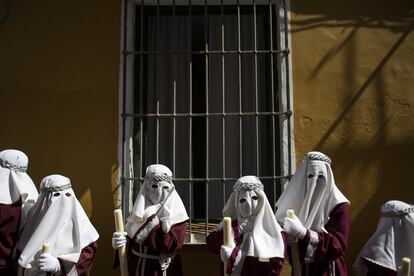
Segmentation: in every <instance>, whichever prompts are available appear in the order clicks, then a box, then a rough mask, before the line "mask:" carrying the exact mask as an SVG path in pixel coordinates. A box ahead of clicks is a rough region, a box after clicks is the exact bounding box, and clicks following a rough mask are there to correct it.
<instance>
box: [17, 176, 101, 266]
mask: <svg viewBox="0 0 414 276" xmlns="http://www.w3.org/2000/svg"><path fill="white" fill-rule="evenodd" d="M98 238H99V235H98V233H97V232H96V230H95V228H94V227H93V225H92V224H91V222H90V221H89V218H88V216H87V215H86V213H85V211H84V210H83V208H82V206H81V205H80V203H79V201H78V200H77V199H76V196H75V193H74V191H73V190H72V186H71V183H70V180H69V178H67V177H64V176H61V175H50V176H47V177H45V178H43V180H42V182H41V183H40V196H39V199H38V200H37V202H36V204H35V205H34V206H33V208H32V210H31V216H30V217H29V219H28V221H27V224H26V226H25V228H24V230H23V233H22V236H21V238H20V241H19V243H18V251H20V252H21V254H20V257H19V260H18V262H19V265H20V266H22V267H24V268H31V267H33V266H35V264H36V259H37V257H38V255H39V254H41V249H42V245H43V244H44V243H48V244H49V245H50V252H49V254H50V255H52V256H55V257H58V258H60V259H63V260H66V261H69V262H73V263H76V262H78V260H79V257H80V253H81V251H82V249H83V248H84V247H86V246H87V245H89V244H91V243H92V242H94V241H96V240H97V239H98Z"/></svg>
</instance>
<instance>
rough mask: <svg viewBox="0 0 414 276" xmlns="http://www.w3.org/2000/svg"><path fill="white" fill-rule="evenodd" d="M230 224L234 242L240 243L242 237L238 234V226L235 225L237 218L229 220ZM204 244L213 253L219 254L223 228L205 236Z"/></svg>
mask: <svg viewBox="0 0 414 276" xmlns="http://www.w3.org/2000/svg"><path fill="white" fill-rule="evenodd" d="M231 226H232V227H233V233H234V240H235V242H236V244H239V243H241V240H242V239H241V236H240V234H239V228H238V227H237V220H233V221H232V222H231ZM206 244H207V248H208V250H210V251H211V252H213V253H214V254H220V248H221V246H222V245H223V229H221V230H219V231H213V232H211V233H210V234H209V235H208V236H207V238H206Z"/></svg>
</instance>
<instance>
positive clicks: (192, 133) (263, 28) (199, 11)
mask: <svg viewBox="0 0 414 276" xmlns="http://www.w3.org/2000/svg"><path fill="white" fill-rule="evenodd" d="M199 2H200V1H194V0H193V1H192V2H191V3H190V2H188V1H185V3H183V1H144V0H142V1H141V0H139V1H137V2H135V3H133V2H128V3H127V4H126V5H125V9H124V14H125V15H126V16H125V27H124V43H123V44H124V52H123V57H124V59H123V67H122V72H121V73H122V74H121V75H122V81H121V87H122V89H121V91H122V93H121V99H122V101H121V102H122V112H121V114H122V116H121V134H122V135H121V139H120V140H121V143H122V145H121V153H122V157H121V162H122V169H121V174H122V176H121V183H122V184H123V185H122V187H123V203H124V204H123V208H124V212H128V211H129V208H130V207H131V206H132V204H133V201H134V199H135V196H136V194H137V192H138V191H139V187H140V184H141V183H142V181H143V177H144V176H145V168H146V166H147V165H149V164H154V163H161V164H164V165H166V166H168V167H169V168H170V169H171V170H172V171H173V173H174V183H175V186H176V189H177V191H178V193H179V194H180V196H181V198H182V200H183V202H184V204H185V206H186V208H187V212H188V214H189V216H190V221H189V223H188V239H187V242H189V243H197V242H203V241H204V238H205V236H206V235H207V234H208V232H209V231H211V229H213V228H214V227H215V225H216V224H217V223H218V222H219V221H220V220H221V210H222V208H223V206H224V204H225V202H226V200H227V198H228V196H229V195H230V193H231V192H232V186H233V184H234V182H235V181H236V180H237V179H238V178H239V177H241V176H243V175H257V176H258V177H259V178H260V179H261V181H262V182H263V184H264V186H265V192H266V194H267V196H268V198H269V201H270V202H275V200H276V199H277V197H278V195H279V194H280V192H281V190H282V187H283V184H284V183H285V181H286V180H287V179H288V177H289V176H290V174H291V171H292V166H293V162H292V156H293V147H292V143H291V141H292V129H291V120H292V118H291V114H292V113H291V101H290V79H289V75H290V72H289V48H288V45H289V43H288V36H287V35H288V32H287V29H286V26H287V23H286V22H287V12H286V10H287V8H286V3H285V2H283V1H266V2H263V1H258V0H257V1H255V2H252V1H237V2H234V3H231V4H230V3H229V1H225V2H226V4H225V5H224V4H223V3H224V1H223V2H217V1H216V2H217V3H216V2H213V1H210V0H209V1H205V2H204V1H203V2H201V3H199Z"/></svg>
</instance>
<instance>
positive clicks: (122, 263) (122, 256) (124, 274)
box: [114, 209, 128, 276]
mask: <svg viewBox="0 0 414 276" xmlns="http://www.w3.org/2000/svg"><path fill="white" fill-rule="evenodd" d="M114 217H115V229H116V232H120V233H122V234H123V233H124V220H123V219H122V210H121V209H116V210H115V211H114ZM118 254H119V267H120V269H121V276H128V264H127V256H126V252H125V245H124V246H122V247H120V248H118Z"/></svg>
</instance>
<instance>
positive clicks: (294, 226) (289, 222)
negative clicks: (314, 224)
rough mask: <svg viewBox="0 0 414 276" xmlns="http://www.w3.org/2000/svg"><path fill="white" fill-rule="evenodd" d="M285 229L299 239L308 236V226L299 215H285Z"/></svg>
mask: <svg viewBox="0 0 414 276" xmlns="http://www.w3.org/2000/svg"><path fill="white" fill-rule="evenodd" d="M283 230H285V232H286V233H288V234H289V235H292V236H294V237H296V238H298V239H300V240H301V239H303V238H304V237H305V236H306V228H305V227H303V224H302V222H300V220H299V219H298V217H297V216H295V215H294V216H293V218H289V217H285V221H284V222H283Z"/></svg>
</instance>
